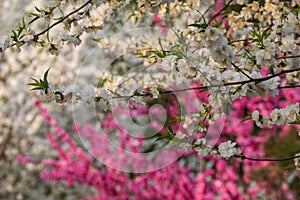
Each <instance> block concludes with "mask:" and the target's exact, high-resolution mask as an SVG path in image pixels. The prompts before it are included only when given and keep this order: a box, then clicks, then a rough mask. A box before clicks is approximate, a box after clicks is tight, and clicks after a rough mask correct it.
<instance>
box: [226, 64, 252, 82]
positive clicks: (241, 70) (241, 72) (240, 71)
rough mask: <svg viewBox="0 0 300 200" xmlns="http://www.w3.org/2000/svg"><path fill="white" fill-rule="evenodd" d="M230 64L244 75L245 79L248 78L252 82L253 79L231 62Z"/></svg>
mask: <svg viewBox="0 0 300 200" xmlns="http://www.w3.org/2000/svg"><path fill="white" fill-rule="evenodd" d="M231 64H232V65H233V66H234V67H235V68H236V69H237V70H238V71H240V72H241V73H242V74H244V75H245V76H246V77H247V78H249V80H253V78H251V77H250V76H249V75H248V74H246V73H245V72H244V71H243V70H241V69H240V68H239V67H238V66H236V65H235V64H234V63H233V62H231Z"/></svg>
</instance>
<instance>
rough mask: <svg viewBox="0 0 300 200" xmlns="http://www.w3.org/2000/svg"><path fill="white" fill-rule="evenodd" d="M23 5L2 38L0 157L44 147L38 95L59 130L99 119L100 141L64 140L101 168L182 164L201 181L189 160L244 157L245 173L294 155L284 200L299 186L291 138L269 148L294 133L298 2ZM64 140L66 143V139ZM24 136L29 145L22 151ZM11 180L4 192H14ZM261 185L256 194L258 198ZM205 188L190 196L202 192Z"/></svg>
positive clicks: (80, 136) (86, 0) (69, 0)
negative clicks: (0, 131) (16, 21)
mask: <svg viewBox="0 0 300 200" xmlns="http://www.w3.org/2000/svg"><path fill="white" fill-rule="evenodd" d="M7 2H8V1H7ZM7 2H6V1H5V2H3V3H2V4H3V6H4V8H5V5H6V6H7V4H8V3H7ZM24 5H27V7H26V8H25V9H26V13H27V14H25V15H24V17H23V18H22V19H21V20H20V22H19V24H18V26H16V27H13V28H11V29H12V31H11V32H9V31H7V33H2V34H3V35H5V36H3V37H1V39H2V44H1V47H0V53H1V59H2V60H1V62H2V64H1V68H0V69H1V72H0V73H1V77H0V79H1V84H2V87H3V88H4V89H3V91H1V104H2V105H3V111H2V114H1V118H3V119H5V120H4V121H3V122H1V123H2V124H3V125H2V124H1V126H2V127H3V128H5V135H4V136H3V139H2V141H3V144H4V145H3V148H1V149H0V157H1V158H2V157H3V158H4V157H7V156H8V157H9V156H12V157H15V156H17V155H18V154H22V155H23V154H26V155H31V156H36V157H37V158H38V155H41V153H43V152H44V154H47V153H49V152H47V148H46V147H43V146H44V143H45V142H46V141H45V139H46V138H45V137H44V136H42V137H41V136H37V135H36V134H37V133H40V132H43V131H45V130H46V129H47V128H46V127H45V126H44V125H43V124H42V122H41V120H40V117H39V116H38V115H37V113H36V111H32V108H33V107H34V105H33V100H34V99H35V98H38V99H40V100H41V101H42V102H43V103H44V104H46V105H47V108H48V109H49V110H51V111H53V112H54V113H56V115H55V118H56V119H57V121H58V122H59V123H60V125H61V126H62V127H64V128H65V129H66V130H68V131H70V130H71V128H72V127H71V126H70V124H71V123H72V122H75V124H76V125H78V124H81V125H84V124H92V125H93V126H95V127H96V126H97V125H99V129H97V131H99V132H100V133H105V134H106V135H108V137H107V138H105V137H102V136H101V137H100V136H99V137H98V136H97V135H93V136H91V135H89V136H87V135H86V134H84V133H85V131H80V130H81V129H76V130H78V131H77V135H76V136H74V138H73V139H74V140H78V141H77V145H78V146H80V147H82V148H83V149H85V150H86V151H89V152H90V154H91V155H92V156H93V157H94V158H96V159H98V161H100V162H101V163H102V164H104V165H105V166H107V167H110V168H114V169H116V170H119V171H125V172H130V173H133V174H134V173H144V172H152V171H156V170H160V169H162V168H164V167H166V166H168V165H170V164H172V163H173V162H179V163H180V162H181V161H182V160H183V161H182V162H183V163H185V164H186V165H188V166H193V167H191V168H193V169H194V170H196V171H197V174H199V177H200V175H201V170H199V167H197V166H194V165H192V164H193V162H194V161H193V156H191V155H197V156H196V157H197V159H198V161H197V162H201V161H203V162H201V166H202V167H203V168H205V169H206V168H213V167H210V166H211V165H213V163H214V162H220V163H221V162H223V161H225V162H227V163H229V164H228V166H229V167H231V166H235V167H236V165H235V164H234V163H233V164H232V163H230V162H233V160H234V161H236V162H241V163H242V164H240V165H239V168H240V169H243V170H244V171H246V172H245V173H248V172H249V171H251V170H252V172H253V171H255V170H254V169H255V167H256V165H257V166H259V167H263V166H264V167H265V166H272V164H271V163H286V161H287V162H289V161H290V162H289V163H291V162H293V161H294V163H293V164H294V165H295V166H293V169H292V170H291V171H289V172H285V173H288V174H289V175H286V177H288V178H287V179H288V180H285V181H286V182H287V184H286V183H282V184H281V189H282V190H283V191H285V192H286V193H284V194H288V195H287V197H286V198H287V199H293V198H295V196H297V195H299V194H297V192H290V191H289V189H286V188H289V186H290V188H293V187H294V186H295V185H297V184H298V183H299V172H298V170H299V168H300V164H299V163H300V161H299V158H300V155H299V154H297V153H299V152H300V148H299V138H297V137H295V139H292V141H291V142H292V143H291V144H288V145H291V146H293V148H291V149H286V151H281V153H277V154H272V152H274V151H273V150H272V149H273V148H272V147H270V145H269V143H270V142H271V141H273V140H275V141H278V138H281V139H279V141H278V143H280V140H282V141H285V140H288V139H291V138H294V136H295V135H296V136H297V133H298V134H299V124H300V110H299V101H300V90H299V87H300V85H299V78H300V65H299V63H300V1H299V0H291V1H285V0H259V1H255V0H218V1H217V0H216V1H208V0H200V1H172V2H171V1H99V0H51V1H39V2H38V3H37V2H31V3H29V2H26V1H24ZM8 7H9V6H8ZM6 18H8V17H6ZM6 18H4V16H3V19H6ZM3 21H4V20H3ZM0 22H1V23H4V22H2V20H1V21H0ZM30 90H33V91H30ZM34 91H38V93H36V92H34ZM36 104H37V105H40V104H39V103H36ZM40 109H41V108H40ZM55 111H57V112H55ZM40 112H41V113H42V115H43V116H44V117H45V116H46V117H45V118H46V120H48V121H49V124H50V126H52V127H56V129H57V130H58V128H57V126H56V124H55V123H54V122H53V123H52V122H51V120H50V117H47V116H48V115H47V114H45V112H43V111H40ZM111 127H114V129H111ZM3 130H4V129H3ZM59 130H60V129H59ZM84 130H85V129H84ZM58 132H59V131H58ZM90 132H93V131H90ZM118 134H121V135H122V134H125V135H127V136H128V138H127V136H126V139H124V138H123V136H122V137H121V136H118ZM19 135H21V136H19ZM62 135H63V134H61V135H59V136H60V137H61V138H62V141H63V142H65V143H66V144H69V145H70V144H73V143H72V142H70V141H69V140H67V139H66V140H64V137H63V136H62ZM49 138H50V139H49ZM65 138H67V136H65ZM274 138H275V139H274ZM276 138H277V139H276ZM30 139H32V141H34V142H33V143H34V146H36V147H35V148H36V149H38V150H37V151H34V152H33V151H29V150H28V147H27V148H26V143H27V142H28V141H29V140H30ZM48 139H49V140H50V141H51V142H52V147H53V148H54V149H55V150H56V151H58V152H61V150H58V149H59V148H58V147H57V146H55V145H54V144H56V143H55V140H54V139H53V138H52V137H50V136H49V137H48ZM103 141H106V142H103ZM95 142H96V143H95ZM97 142H98V143H97ZM118 145H120V146H121V148H119V147H116V146H118ZM122 145H123V146H122ZM126 145H129V147H128V148H129V149H130V150H131V151H132V152H128V149H126ZM268 145H269V146H268ZM274 145H277V144H274ZM278 145H279V144H278ZM288 145H287V146H288ZM16 146H19V147H16ZM62 146H63V145H62ZM71 146H72V145H71ZM100 146H101V147H100ZM285 147H286V146H285ZM268 148H270V150H268ZM275 148H276V147H275ZM16 149H17V150H16ZM74 149H75V148H74ZM99 149H100V150H101V151H100V150H99ZM279 149H280V148H279ZM45 152H46V153H45ZM49 154H50V155H49ZM49 154H47V156H51V154H52V153H51V152H50V153H49ZM62 155H63V154H62V153H61V154H60V156H61V157H63V156H62ZM181 156H183V159H182V160H180V159H179V158H180V157H181ZM24 159H25V158H23V161H24V163H27V164H28V163H31V161H30V162H29V161H28V160H27V161H26V159H25V160H24ZM40 159H41V158H40ZM178 159H179V161H177V160H178ZM216 159H217V160H216ZM3 162H5V161H3ZM191 163H192V164H191ZM254 163H256V164H254ZM257 163H259V164H257ZM31 164H32V163H31ZM244 165H245V166H244ZM278 165H279V166H280V164H278ZM198 166H200V164H199V165H198ZM218 166H219V165H217V164H216V169H218V170H219V168H218ZM52 167H53V166H52ZM281 167H282V166H281ZM31 168H35V169H37V170H39V169H41V168H42V166H41V165H40V166H39V165H33V166H31ZM237 168H238V167H237ZM230 169H231V168H230ZM204 171H205V170H204ZM205 173H206V172H205ZM205 173H204V172H203V174H205ZM236 173H238V172H236ZM282 173H283V172H282ZM278 174H280V173H278ZM43 177H44V179H47V177H46V176H43ZM45 177H46V178H45ZM243 178H245V177H243ZM7 179H9V178H7ZM48 179H50V178H48ZM249 179H250V178H249V177H248V178H245V180H249ZM68 180H69V179H68ZM243 180H244V179H243ZM246 182H247V181H246ZM249 182H250V181H249ZM83 183H86V182H84V181H83V182H80V181H79V184H82V185H83ZM255 184H256V183H255ZM12 185H13V184H11V187H10V188H8V189H6V190H5V191H9V190H11V191H12V190H13V189H12V187H13V186H12ZM88 185H89V184H88ZM249 185H250V183H249ZM257 185H259V184H257ZM287 185H288V186H287ZM292 186H293V187H292ZM45 187H46V186H45ZM216 187H217V186H216ZM224 187H227V186H224ZM228 187H229V186H228ZM243 187H246V186H243V184H240V185H239V186H238V188H239V190H243V192H244V193H245V194H243V195H249V196H250V197H249V198H254V199H255V198H258V196H256V197H253V196H251V194H252V193H251V192H253V191H252V190H251V191H250V190H247V189H245V188H244V189H241V188H243ZM251 187H252V186H251ZM266 188H267V187H266ZM266 188H258V189H257V190H259V191H260V192H261V194H262V195H266V194H268V189H266ZM80 189H82V188H80ZM75 190H76V188H75ZM207 190H208V189H207ZM77 191H78V189H77ZM99 191H101V190H100V189H99ZM245 191H246V192H245ZM81 192H82V191H81V190H79V192H78V193H79V194H77V195H78V196H82V195H83V194H82V193H81ZM240 192H241V191H240ZM241 193H242V192H241ZM3 194H4V192H3ZM261 194H260V195H261ZM19 195H20V196H19V198H24V193H19ZM39 195H40V194H39ZM202 195H203V198H200V197H199V196H198V197H199V199H210V197H205V196H204V194H202ZM219 195H220V194H219ZM243 195H242V196H243ZM280 195H282V194H279V196H273V197H272V196H271V197H270V198H275V197H276V198H280ZM29 196H30V195H29ZM200 196H201V195H200ZM14 197H15V196H14ZM25 197H26V195H25ZM105 197H106V198H108V197H110V196H105ZM220 197H221V198H223V199H230V198H231V199H234V198H235V197H227V196H225V194H223V195H220ZM101 198H102V197H100V196H99V198H98V199H101ZM103 198H104V197H103ZM122 198H123V197H122ZM136 198H138V197H136ZM143 198H144V197H143ZM245 198H247V197H245ZM95 199H97V198H95ZM124 199H126V198H125V197H124ZM145 199H147V198H146V197H145ZM150 199H151V198H150ZM183 199H185V198H183ZM186 199H188V198H186ZM195 199H197V198H196V197H195ZM241 199H242V198H241Z"/></svg>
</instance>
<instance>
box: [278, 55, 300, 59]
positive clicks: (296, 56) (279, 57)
mask: <svg viewBox="0 0 300 200" xmlns="http://www.w3.org/2000/svg"><path fill="white" fill-rule="evenodd" d="M299 57H300V55H291V56H278V57H276V59H286V58H299Z"/></svg>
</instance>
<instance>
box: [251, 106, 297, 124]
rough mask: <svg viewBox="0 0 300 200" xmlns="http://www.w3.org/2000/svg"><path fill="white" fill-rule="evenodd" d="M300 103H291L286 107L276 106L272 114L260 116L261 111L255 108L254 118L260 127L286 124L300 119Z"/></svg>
mask: <svg viewBox="0 0 300 200" xmlns="http://www.w3.org/2000/svg"><path fill="white" fill-rule="evenodd" d="M299 111H300V110H299V103H296V104H292V105H289V106H287V107H285V108H281V109H278V108H275V109H274V110H273V111H272V112H271V114H270V116H265V115H264V116H260V114H259V111H258V110H255V111H254V112H253V113H252V120H253V121H255V123H256V125H257V126H258V127H264V126H269V127H270V126H272V125H273V124H276V125H284V124H289V123H292V122H294V121H295V120H296V119H299V115H300V113H299Z"/></svg>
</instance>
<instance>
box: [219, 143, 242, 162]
mask: <svg viewBox="0 0 300 200" xmlns="http://www.w3.org/2000/svg"><path fill="white" fill-rule="evenodd" d="M235 145H236V143H235V142H231V141H230V140H228V141H227V142H223V143H221V144H220V145H219V147H218V151H219V153H220V156H221V157H223V158H226V159H229V158H230V157H231V156H234V155H238V154H240V153H241V150H240V149H239V148H236V147H235Z"/></svg>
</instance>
